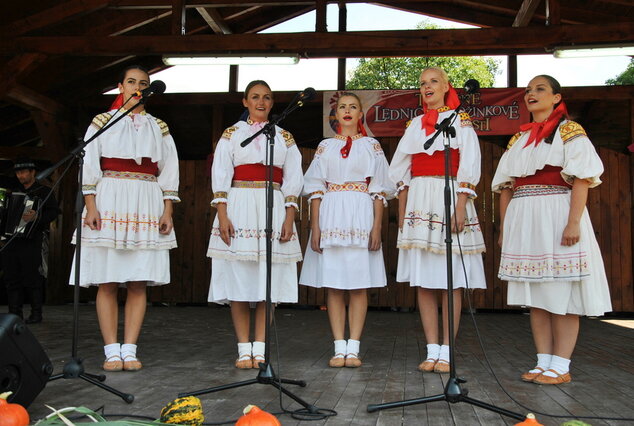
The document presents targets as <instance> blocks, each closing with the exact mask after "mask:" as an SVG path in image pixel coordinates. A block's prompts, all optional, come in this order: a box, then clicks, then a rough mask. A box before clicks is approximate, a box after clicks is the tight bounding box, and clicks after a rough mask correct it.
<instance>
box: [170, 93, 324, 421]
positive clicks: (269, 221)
mask: <svg viewBox="0 0 634 426" xmlns="http://www.w3.org/2000/svg"><path fill="white" fill-rule="evenodd" d="M303 105H304V102H303V100H302V99H300V100H298V101H296V102H293V103H291V104H290V105H289V106H288V107H286V109H285V110H284V112H282V114H280V115H278V116H273V119H272V120H271V121H269V122H268V123H267V124H265V125H264V127H262V129H260V130H259V131H258V132H256V133H255V134H253V135H252V136H250V137H248V138H247V139H245V140H244V141H243V142H241V143H240V146H242V147H243V148H244V147H245V146H247V145H248V144H250V143H251V142H252V141H253V140H254V139H255V138H257V137H258V136H259V135H260V134H262V133H264V134H265V135H266V137H267V142H268V144H267V148H268V149H267V159H266V166H267V180H266V228H265V230H264V232H265V235H266V301H265V303H266V311H265V316H266V324H265V338H264V340H265V347H264V362H261V363H260V365H259V368H260V370H259V371H258V375H257V377H255V378H254V379H249V380H243V381H240V382H234V383H229V384H226V385H221V386H215V387H212V388H208V389H202V390H198V391H193V392H184V393H180V394H178V396H179V398H182V397H185V396H194V395H203V394H207V393H212V392H218V391H222V390H226V389H233V388H238V387H242V386H247V385H252V384H256V383H260V384H263V385H271V386H274V387H275V388H277V389H278V390H280V391H281V392H283V393H284V394H285V395H287V396H289V397H290V398H292V399H293V400H295V401H296V402H297V403H299V404H300V405H302V406H303V407H304V408H303V409H300V411H298V412H296V413H298V414H307V415H308V414H312V415H315V414H317V415H320V414H321V415H324V416H329V415H332V414H331V410H324V409H320V408H318V407H316V406H314V405H312V404H309V403H308V402H306V401H304V400H303V399H301V398H300V397H298V396H297V395H295V394H293V393H292V392H291V391H289V390H288V389H286V388H284V387H283V386H282V384H283V383H285V384H291V385H297V386H301V387H305V386H306V382H305V381H303V380H291V379H283V378H280V377H278V376H277V374H276V373H275V371H273V367H272V366H271V361H270V360H271V357H270V355H271V333H270V324H271V319H272V309H271V269H272V259H271V253H272V251H273V155H274V149H273V148H274V147H275V134H276V130H275V126H276V125H277V123H279V122H280V121H282V120H283V119H284V118H286V116H287V115H289V114H290V113H291V112H293V111H295V110H296V109H297V108H299V107H301V106H303ZM327 412H328V413H327ZM313 419H314V418H313Z"/></svg>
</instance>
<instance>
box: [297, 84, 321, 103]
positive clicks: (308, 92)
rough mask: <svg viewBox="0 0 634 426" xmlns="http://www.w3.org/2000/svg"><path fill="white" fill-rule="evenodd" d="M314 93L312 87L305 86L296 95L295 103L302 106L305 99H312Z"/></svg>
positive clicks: (315, 93)
mask: <svg viewBox="0 0 634 426" xmlns="http://www.w3.org/2000/svg"><path fill="white" fill-rule="evenodd" d="M315 95H317V92H316V91H315V89H313V88H312V87H307V88H305V89H304V90H302V91H301V92H299V95H298V96H297V104H298V105H299V106H303V105H304V102H305V101H309V100H311V99H313V98H314V97H315Z"/></svg>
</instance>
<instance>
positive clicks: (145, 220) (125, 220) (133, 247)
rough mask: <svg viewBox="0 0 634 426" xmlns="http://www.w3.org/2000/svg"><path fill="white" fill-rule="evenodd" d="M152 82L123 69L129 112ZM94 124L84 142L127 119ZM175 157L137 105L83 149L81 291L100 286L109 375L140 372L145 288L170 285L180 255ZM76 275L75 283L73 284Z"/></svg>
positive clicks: (99, 119)
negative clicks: (120, 330)
mask: <svg viewBox="0 0 634 426" xmlns="http://www.w3.org/2000/svg"><path fill="white" fill-rule="evenodd" d="M149 84H150V77H149V75H148V73H147V71H146V70H145V69H143V68H142V67H139V66H131V67H128V68H126V69H125V70H124V71H123V73H122V76H121V78H120V81H119V84H118V87H119V92H120V95H119V98H118V99H120V100H121V102H123V101H128V100H129V101H128V102H127V104H126V105H125V106H132V105H134V104H135V103H136V102H137V101H138V97H137V92H138V91H140V90H143V89H145V88H147V87H148V86H149ZM117 106H118V105H115V104H113V107H112V110H111V111H109V112H107V113H104V114H100V115H98V116H96V117H95V118H94V119H93V121H92V124H91V125H90V127H89V128H88V130H87V131H86V136H85V139H88V138H90V137H92V136H93V135H94V134H95V133H96V132H97V131H98V130H99V129H100V128H101V127H103V126H104V125H105V124H106V123H107V122H109V121H110V120H112V119H115V118H116V117H117V116H119V115H120V114H122V113H123V112H117V111H116V109H117ZM178 180H179V176H178V156H177V153H176V147H175V145H174V140H173V139H172V137H171V136H170V133H169V129H168V127H167V125H166V124H165V123H164V122H163V121H161V120H159V119H158V118H156V117H153V116H151V115H150V114H148V113H147V112H146V111H145V108H144V106H143V105H139V106H138V107H136V108H135V109H134V110H133V111H131V112H130V113H129V114H128V116H127V117H125V118H123V119H121V120H120V121H119V122H117V123H116V124H115V125H114V126H113V127H112V128H110V129H108V130H107V131H106V132H104V133H103V134H102V135H100V136H99V137H97V139H95V140H94V141H92V142H91V143H90V144H88V145H87V147H86V155H85V164H84V175H83V187H82V191H83V193H84V200H85V203H86V207H85V209H84V214H83V227H82V235H81V241H82V253H81V254H82V256H81V270H80V272H81V276H80V285H81V286H83V287H87V286H90V285H98V286H99V291H98V292H97V316H98V318H99V328H100V329H101V334H102V336H103V340H104V344H105V346H104V352H105V355H106V361H105V362H104V364H103V369H104V370H106V371H119V370H122V369H123V370H130V371H132V370H139V369H140V368H142V365H141V362H140V361H139V360H138V358H137V357H136V350H137V347H136V343H137V339H138V337H139V334H140V331H141V325H142V324H143V318H144V316H145V309H146V304H147V294H146V286H148V285H150V286H153V285H163V284H168V283H169V282H170V270H169V249H171V248H174V247H176V237H175V235H174V230H173V224H172V203H174V202H179V201H180V199H179V198H178ZM74 267H75V264H74V261H73V271H72V272H71V275H70V283H71V284H73V283H74V275H75V272H74ZM120 286H125V287H126V289H127V295H126V303H125V327H124V335H123V345H121V344H119V343H117V341H118V339H117V323H118V321H117V317H118V304H117V293H118V288H119V287H120Z"/></svg>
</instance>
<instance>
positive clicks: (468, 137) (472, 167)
mask: <svg viewBox="0 0 634 426" xmlns="http://www.w3.org/2000/svg"><path fill="white" fill-rule="evenodd" d="M459 136H460V139H459V140H458V147H459V149H460V164H459V165H458V176H457V180H458V189H457V192H459V193H460V192H463V193H465V194H467V195H468V196H469V198H475V197H477V194H476V192H475V188H476V185H477V184H478V182H479V181H480V165H481V163H482V157H481V154H480V142H478V135H476V132H475V130H473V125H472V124H471V119H470V118H469V114H467V113H460V132H459Z"/></svg>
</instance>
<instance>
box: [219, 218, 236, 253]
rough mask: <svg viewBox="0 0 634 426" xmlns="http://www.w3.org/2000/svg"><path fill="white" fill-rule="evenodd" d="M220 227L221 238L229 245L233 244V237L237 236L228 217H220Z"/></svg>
mask: <svg viewBox="0 0 634 426" xmlns="http://www.w3.org/2000/svg"><path fill="white" fill-rule="evenodd" d="M218 228H219V229H220V239H221V240H222V241H223V242H224V243H225V244H226V245H228V246H230V245H231V239H232V238H233V237H234V236H235V229H233V223H231V220H229V218H228V217H220V216H219V217H218Z"/></svg>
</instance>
